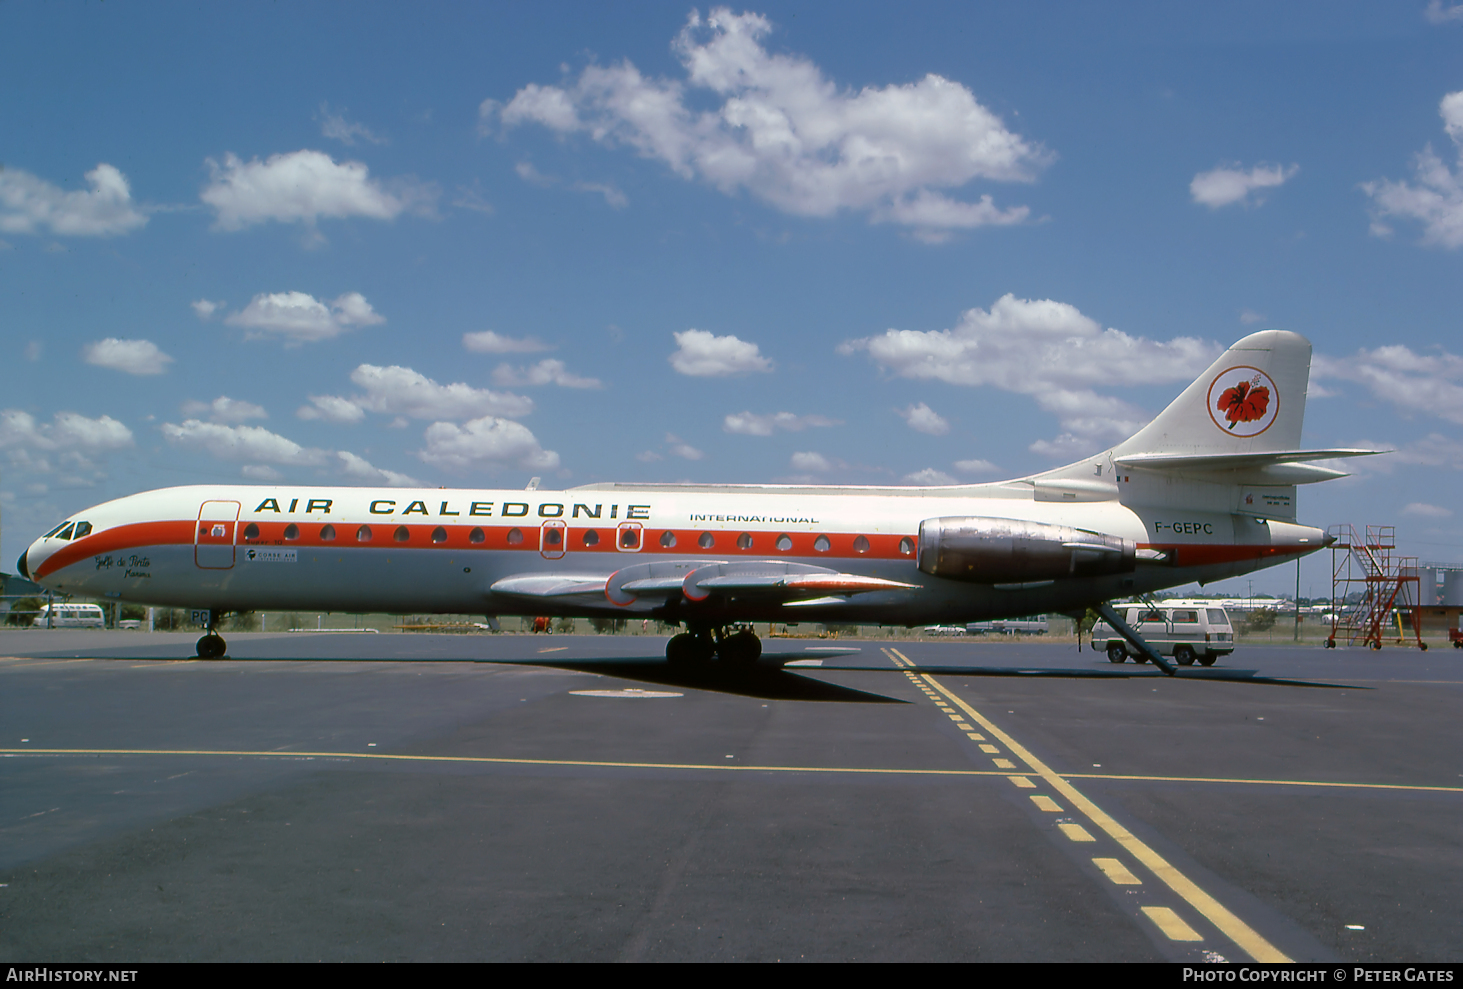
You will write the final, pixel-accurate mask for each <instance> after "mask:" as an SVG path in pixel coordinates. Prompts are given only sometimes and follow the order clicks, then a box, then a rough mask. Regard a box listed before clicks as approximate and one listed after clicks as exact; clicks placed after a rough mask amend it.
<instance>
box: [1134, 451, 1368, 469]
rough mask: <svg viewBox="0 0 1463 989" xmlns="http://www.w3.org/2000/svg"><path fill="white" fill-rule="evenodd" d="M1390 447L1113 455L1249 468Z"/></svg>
mask: <svg viewBox="0 0 1463 989" xmlns="http://www.w3.org/2000/svg"><path fill="white" fill-rule="evenodd" d="M1386 452H1387V451H1386V450H1265V451H1258V452H1242V453H1125V454H1122V455H1120V456H1115V457H1113V462H1114V463H1116V464H1118V465H1120V466H1123V467H1139V468H1142V469H1144V470H1185V471H1193V470H1246V469H1249V468H1254V467H1269V466H1272V465H1279V464H1297V463H1305V462H1307V461H1311V460H1339V459H1341V458H1342V457H1370V456H1373V455H1375V454H1378V453H1386Z"/></svg>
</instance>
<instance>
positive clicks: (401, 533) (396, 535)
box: [391, 525, 411, 543]
mask: <svg viewBox="0 0 1463 989" xmlns="http://www.w3.org/2000/svg"><path fill="white" fill-rule="evenodd" d="M391 538H392V539H395V540H396V541H397V542H399V543H404V542H406V541H407V540H408V539H410V538H411V530H410V529H408V528H407V527H406V526H404V525H399V526H397V527H396V531H395V532H393V533H392V534H391Z"/></svg>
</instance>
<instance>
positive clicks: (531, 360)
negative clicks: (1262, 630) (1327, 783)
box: [0, 0, 1463, 593]
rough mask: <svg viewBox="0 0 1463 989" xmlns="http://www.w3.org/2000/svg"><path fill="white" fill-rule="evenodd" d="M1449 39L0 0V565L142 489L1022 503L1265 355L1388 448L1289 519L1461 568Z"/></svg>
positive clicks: (1191, 16)
mask: <svg viewBox="0 0 1463 989" xmlns="http://www.w3.org/2000/svg"><path fill="white" fill-rule="evenodd" d="M1191 8H1192V9H1191ZM1460 49H1463V6H1459V5H1455V4H1453V3H1449V2H1443V0H1434V2H1431V3H1429V2H1426V0H1422V2H1407V3H1395V4H1379V3H1368V4H1356V5H1341V4H1334V3H1325V4H1321V3H1317V4H1305V3H1293V4H1284V5H1279V4H1267V3H1253V4H1245V3H1236V4H1224V5H1215V6H1209V7H1204V8H1202V9H1201V8H1200V5H1173V4H1158V3H1153V4H1128V5H1124V6H1122V7H1115V5H1095V4H1062V3H1011V4H981V5H971V4H955V5H948V6H946V5H938V4H929V5H925V6H922V7H916V8H913V10H912V11H911V10H910V9H906V8H896V7H894V6H893V5H886V4H838V5H800V4H778V3H767V4H760V5H757V6H755V7H749V8H740V7H738V8H731V9H729V10H723V9H717V8H707V7H701V8H699V9H693V8H691V7H689V6H687V5H684V4H654V3H643V4H636V5H618V6H609V5H600V4H590V5H578V4H555V5H501V6H488V5H462V6H449V5H436V6H434V5H416V6H412V7H402V6H401V5H399V4H381V5H373V4H359V3H356V4H310V3H299V4H289V5H264V4H260V5H242V6H238V7H219V6H217V5H184V4H174V5H169V4H153V5H127V4H119V3H112V4H98V3H89V4H83V3H53V4H38V3H14V2H12V3H8V4H3V5H0V73H3V80H4V84H3V88H0V93H3V98H0V162H3V165H4V171H0V327H3V347H4V352H5V354H6V357H7V360H5V361H4V362H3V363H0V383H3V384H0V416H3V419H0V508H3V547H0V552H3V554H4V555H3V557H0V559H3V560H5V561H13V560H14V559H15V557H16V556H18V555H19V553H20V552H21V550H22V549H23V548H24V546H25V545H26V543H27V542H28V541H29V540H30V539H31V538H33V537H34V536H35V535H36V534H38V533H39V532H40V531H43V530H44V529H46V528H48V527H49V526H50V525H52V524H54V522H55V521H58V520H60V519H61V518H62V517H64V516H65V515H67V514H69V513H71V512H74V511H76V510H79V509H81V508H83V507H86V506H87V505H90V504H94V503H96V502H99V501H103V500H106V499H108V498H112V497H117V496H120V495H124V494H128V493H131V492H134V491H139V490H145V489H148V488H154V487H161V486H166V485H171V484H186V483H203V482H236V481H239V480H245V479H248V480H259V481H268V480H272V479H278V480H282V481H288V482H291V483H411V482H420V483H423V484H429V485H439V484H445V485H475V486H488V485H503V486H510V487H516V486H520V485H522V484H523V483H525V482H526V481H527V479H528V478H529V477H530V476H534V475H539V476H542V477H543V478H544V484H545V486H548V485H572V484H580V483H585V482H588V481H593V480H611V479H620V480H704V481H743V482H755V481H780V480H790V479H800V480H818V481H820V482H828V483H899V482H907V483H920V482H924V483H948V482H949V481H951V480H970V481H980V480H994V479H999V478H1001V477H1009V476H1019V475H1022V474H1027V473H1031V472H1034V471H1038V470H1042V469H1045V468H1048V467H1052V466H1056V465H1057V464H1059V463H1063V462H1066V461H1069V460H1072V459H1076V458H1078V457H1081V456H1085V455H1086V454H1089V453H1092V452H1095V451H1098V450H1101V449H1103V448H1105V447H1106V446H1108V445H1110V444H1111V443H1112V442H1113V441H1115V440H1117V439H1121V438H1122V436H1123V435H1125V434H1126V433H1127V432H1130V431H1131V430H1132V429H1133V428H1136V426H1137V425H1139V424H1141V423H1142V422H1143V421H1145V419H1146V418H1147V417H1151V416H1152V415H1154V414H1155V413H1156V412H1157V411H1159V410H1160V409H1161V408H1162V407H1163V405H1164V404H1166V403H1167V401H1168V400H1169V399H1171V398H1172V397H1173V396H1174V395H1176V394H1177V393H1178V391H1179V390H1181V389H1182V387H1183V386H1184V385H1185V384H1187V383H1188V381H1190V380H1191V379H1192V378H1193V377H1194V376H1195V375H1196V374H1197V373H1198V372H1199V371H1200V370H1202V369H1203V367H1204V366H1205V365H1206V364H1207V362H1208V360H1209V359H1211V358H1212V357H1213V356H1214V355H1215V354H1217V353H1218V351H1219V350H1220V349H1222V347H1224V346H1226V345H1228V344H1229V343H1231V342H1233V341H1234V340H1235V339H1238V338H1239V337H1240V336H1243V335H1244V334H1245V333H1247V332H1250V331H1252V330H1255V329H1263V328H1269V327H1280V328H1286V329H1292V330H1296V331H1298V332H1301V333H1303V334H1305V335H1306V336H1308V337H1309V338H1310V339H1311V341H1312V342H1313V344H1314V345H1315V349H1316V354H1317V361H1316V368H1315V372H1314V373H1313V378H1312V381H1313V386H1318V387H1316V388H1315V390H1314V391H1313V395H1312V398H1311V401H1310V403H1309V406H1308V411H1307V418H1306V442H1307V443H1308V444H1312V445H1314V446H1317V447H1329V446H1354V445H1376V446H1382V447H1387V448H1395V449H1396V450H1397V451H1398V452H1397V453H1394V454H1391V455H1389V456H1387V457H1378V458H1372V461H1371V462H1368V463H1366V464H1365V465H1363V466H1362V467H1360V468H1357V467H1356V466H1355V464H1354V463H1353V464H1350V465H1349V466H1350V467H1352V468H1353V469H1356V470H1357V471H1358V473H1357V474H1356V476H1354V477H1352V478H1349V479H1346V480H1343V481H1338V482H1331V483H1327V484H1324V485H1318V486H1313V487H1311V488H1308V489H1303V491H1302V493H1301V499H1300V505H1301V517H1302V519H1303V520H1307V521H1310V522H1312V523H1314V524H1318V525H1329V524H1332V523H1337V522H1354V523H1357V524H1362V523H1367V522H1372V523H1393V524H1396V525H1397V526H1398V531H1399V536H1400V538H1401V540H1402V544H1403V545H1402V548H1403V551H1404V552H1408V553H1411V554H1415V555H1418V556H1421V557H1423V558H1425V559H1430V560H1441V561H1444V562H1452V563H1463V506H1460V505H1459V504H1458V500H1457V498H1456V496H1455V494H1454V492H1455V490H1456V488H1457V484H1458V479H1459V473H1458V472H1459V469H1460V467H1463V356H1460V355H1463V339H1460V333H1459V322H1460V320H1459V312H1460V309H1459V286H1460V285H1463V277H1460V276H1463V160H1460V155H1463V95H1459V96H1458V97H1457V98H1456V99H1452V100H1450V94H1459V93H1463V68H1460V67H1463V58H1460V53H1463V51H1460ZM891 331H892V332H891ZM1318 393H1319V394H1318ZM5 569H7V570H10V569H13V567H12V566H11V565H10V563H9V562H7V563H6V566H5ZM1327 573H1328V570H1327V566H1326V562H1325V561H1324V560H1317V561H1314V562H1311V563H1308V564H1307V565H1306V569H1305V571H1304V572H1303V586H1302V593H1306V592H1307V591H1308V590H1310V589H1312V588H1313V589H1314V590H1315V592H1316V593H1321V592H1322V590H1323V585H1324V584H1325V582H1326V581H1327V579H1328V578H1327ZM1293 582H1294V570H1293V569H1291V568H1282V570H1280V571H1275V572H1272V573H1271V574H1268V575H1265V576H1262V577H1260V578H1257V580H1256V585H1255V586H1256V590H1273V591H1279V590H1288V589H1289V588H1290V587H1292V586H1293ZM1240 583H1241V585H1243V582H1240ZM1239 589H1240V590H1243V589H1244V586H1240V587H1239Z"/></svg>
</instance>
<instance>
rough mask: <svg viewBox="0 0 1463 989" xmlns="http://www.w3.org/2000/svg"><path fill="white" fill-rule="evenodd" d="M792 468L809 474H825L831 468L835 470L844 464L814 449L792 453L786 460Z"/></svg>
mask: <svg viewBox="0 0 1463 989" xmlns="http://www.w3.org/2000/svg"><path fill="white" fill-rule="evenodd" d="M788 462H789V463H790V464H791V465H792V469H793V470H800V471H804V472H806V473H809V474H826V473H828V472H829V471H831V470H837V469H839V468H841V467H843V466H844V464H843V461H841V460H830V459H829V458H827V457H825V456H823V454H821V453H818V452H817V451H814V450H803V451H799V452H797V453H794V454H793V455H792V456H791V457H790V458H789V460H788Z"/></svg>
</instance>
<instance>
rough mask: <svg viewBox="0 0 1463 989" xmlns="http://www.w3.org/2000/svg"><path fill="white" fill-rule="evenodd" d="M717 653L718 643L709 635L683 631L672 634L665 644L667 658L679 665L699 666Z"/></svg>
mask: <svg viewBox="0 0 1463 989" xmlns="http://www.w3.org/2000/svg"><path fill="white" fill-rule="evenodd" d="M715 653H716V643H715V642H713V641H711V636H709V635H692V634H691V633H690V632H682V633H681V634H680V635H673V636H671V640H670V641H669V642H667V643H666V644H665V658H666V659H668V660H670V661H671V662H672V663H674V664H676V665H677V666H699V665H701V664H703V663H705V662H706V661H707V660H709V659H711V657H712V656H713V655H715Z"/></svg>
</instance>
